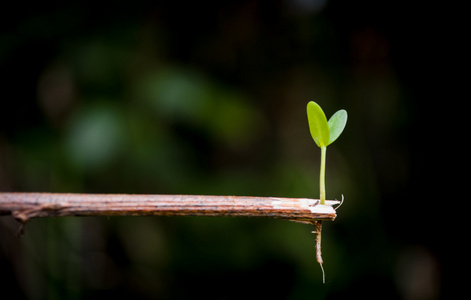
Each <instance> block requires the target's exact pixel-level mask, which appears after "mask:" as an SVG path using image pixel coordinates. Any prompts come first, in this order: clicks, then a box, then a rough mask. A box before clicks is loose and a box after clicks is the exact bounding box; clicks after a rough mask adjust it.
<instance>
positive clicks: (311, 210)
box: [0, 193, 339, 223]
mask: <svg viewBox="0 0 471 300" xmlns="http://www.w3.org/2000/svg"><path fill="white" fill-rule="evenodd" d="M338 203H339V202H338V201H333V200H327V201H326V204H325V205H321V204H320V201H319V200H317V199H306V198H275V197H245V196H204V195H201V196H197V195H132V194H59V193H0V215H12V216H13V217H14V218H15V219H17V220H18V221H20V222H22V223H25V222H27V221H28V220H29V219H32V218H39V217H60V216H243V217H272V218H280V219H287V220H292V221H297V222H303V223H313V222H314V221H319V220H334V219H335V217H336V213H335V209H334V208H333V207H332V205H335V204H338Z"/></svg>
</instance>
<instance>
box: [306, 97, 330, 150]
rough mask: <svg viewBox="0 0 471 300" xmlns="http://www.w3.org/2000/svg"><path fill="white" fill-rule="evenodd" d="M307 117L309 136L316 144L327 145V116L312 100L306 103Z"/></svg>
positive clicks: (328, 135) (328, 131) (328, 134)
mask: <svg viewBox="0 0 471 300" xmlns="http://www.w3.org/2000/svg"><path fill="white" fill-rule="evenodd" d="M307 119H308V122H309V130H310V131H311V136H312V138H313V139H314V142H316V144H317V146H319V147H323V146H324V147H325V146H327V145H329V140H330V130H329V124H328V123H327V118H326V117H325V114H324V111H322V108H321V107H320V106H319V104H317V103H316V102H314V101H310V102H309V103H308V104H307Z"/></svg>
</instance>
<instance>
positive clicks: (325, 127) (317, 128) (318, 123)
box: [307, 101, 347, 283]
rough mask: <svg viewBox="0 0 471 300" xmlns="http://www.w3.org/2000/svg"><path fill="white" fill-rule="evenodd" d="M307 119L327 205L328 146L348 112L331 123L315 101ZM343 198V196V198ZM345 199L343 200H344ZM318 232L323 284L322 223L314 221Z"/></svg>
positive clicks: (323, 202) (323, 201)
mask: <svg viewBox="0 0 471 300" xmlns="http://www.w3.org/2000/svg"><path fill="white" fill-rule="evenodd" d="M307 119H308V122H309V130H310V131H311V136H312V138H313V139H314V142H316V144H317V146H319V148H321V173H320V178H319V193H320V204H321V205H325V198H326V196H325V158H326V153H327V146H329V145H330V144H332V143H333V142H335V140H337V139H338V137H339V136H340V134H341V133H342V131H343V130H344V128H345V125H346V124H347V112H346V111H345V110H344V109H341V110H339V111H337V112H336V113H335V114H334V115H333V116H332V117H330V119H329V121H327V118H326V117H325V114H324V111H322V108H321V107H320V106H319V104H317V103H316V102H314V101H310V102H309V103H308V104H307ZM342 197H343V196H342ZM342 199H343V198H342ZM313 224H314V226H315V227H316V231H313V233H315V234H316V259H317V262H318V263H319V265H320V266H321V269H322V282H323V283H325V272H324V267H322V264H323V261H322V255H321V231H322V221H314V222H313Z"/></svg>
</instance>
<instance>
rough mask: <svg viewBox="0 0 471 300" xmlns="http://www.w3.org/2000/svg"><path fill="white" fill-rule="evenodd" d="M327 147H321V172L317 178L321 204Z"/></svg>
mask: <svg viewBox="0 0 471 300" xmlns="http://www.w3.org/2000/svg"><path fill="white" fill-rule="evenodd" d="M326 152H327V147H326V146H322V147H321V174H320V176H319V177H320V178H319V191H320V197H319V198H320V200H321V204H322V205H324V204H325V157H326Z"/></svg>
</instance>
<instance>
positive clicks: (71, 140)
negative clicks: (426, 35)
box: [0, 0, 440, 299]
mask: <svg viewBox="0 0 471 300" xmlns="http://www.w3.org/2000/svg"><path fill="white" fill-rule="evenodd" d="M381 3H382V4H379V2H378V3H377V2H374V1H355V2H349V1H333V0H332V1H320V0H313V1H298V0H291V1H242V2H239V1H229V2H224V3H219V4H216V5H204V4H202V3H199V2H198V3H197V2H170V1H163V2H155V3H154V2H146V1H132V2H131V1H120V2H114V3H113V4H112V5H108V6H99V5H98V4H95V3H92V2H86V1H83V2H70V3H69V2H63V3H62V2H61V3H43V2H41V3H29V4H30V5H29V6H28V7H27V8H26V7H25V6H24V5H23V4H14V3H10V4H9V5H10V6H11V7H9V8H8V9H4V10H3V11H2V12H1V15H0V17H3V16H5V18H0V19H1V22H2V23H1V25H2V26H0V72H1V73H0V74H1V82H0V85H1V94H0V96H1V98H2V100H1V101H2V117H1V118H0V190H1V191H35V192H40V191H47V192H86V193H161V194H164V193H172V194H173V193H174V194H210V195H211V194H221V195H254V196H278V197H282V196H285V197H312V198H316V197H318V192H319V191H318V170H319V158H320V152H319V149H317V147H316V145H315V144H314V142H313V141H312V139H311V137H310V134H309V129H308V123H307V117H306V112H305V108H306V104H307V102H308V101H310V100H315V101H317V102H318V103H319V104H321V106H322V107H323V108H324V109H325V112H326V114H327V115H331V114H332V113H333V112H334V111H336V110H338V109H341V108H344V109H346V110H347V111H348V113H349V123H348V125H347V127H346V129H345V132H344V134H343V135H342V137H341V138H340V139H339V140H338V141H337V142H336V143H335V145H334V146H333V147H332V149H330V150H329V154H328V157H327V174H326V177H327V178H326V185H327V191H329V193H328V194H327V198H329V199H333V198H337V199H339V198H340V197H341V194H344V195H345V203H344V204H343V206H342V207H341V208H340V210H339V217H338V219H337V220H336V221H335V222H333V223H330V222H329V223H326V224H325V226H324V234H323V249H322V250H323V257H324V268H325V270H326V276H327V277H326V278H327V283H326V284H325V285H322V279H321V272H320V269H319V266H318V265H317V263H316V260H315V249H314V236H313V235H312V234H311V233H310V231H311V230H313V228H311V227H310V226H307V225H302V224H296V223H291V222H286V221H279V220H268V219H259V220H252V219H237V218H234V219H231V218H190V217H188V218H157V217H156V218H131V217H129V218H128V217H113V218H61V219H41V220H33V221H31V222H30V223H29V224H28V226H27V227H26V235H25V236H24V237H22V238H21V239H19V240H18V239H16V237H15V233H16V226H17V225H16V224H15V222H14V221H13V220H11V219H10V218H6V217H4V218H0V241H1V244H0V269H1V270H2V271H1V276H2V277H1V279H2V280H1V287H2V290H4V291H5V290H7V289H8V290H10V291H11V293H12V294H15V298H16V299H100V298H103V297H109V298H111V297H113V299H129V298H132V299H188V298H190V297H191V298H194V297H204V298H206V299H240V298H262V297H263V298H272V299H301V298H309V299H345V298H347V297H352V296H353V297H361V298H362V299H378V298H380V299H397V298H403V299H437V298H438V295H439V293H440V278H439V271H438V270H439V261H438V259H437V257H436V250H437V249H436V248H435V249H432V248H431V246H430V245H431V241H432V240H433V238H434V236H433V235H432V234H424V235H420V236H419V237H418V235H417V231H414V230H413V229H411V231H410V234H404V232H403V229H404V228H405V226H406V225H402V227H401V225H399V226H400V227H399V229H398V228H397V226H398V223H397V220H396V217H397V215H396V214H395V213H394V211H395V208H394V203H396V202H395V201H396V200H397V199H402V198H401V197H403V196H404V195H409V196H410V197H413V196H416V195H417V193H418V191H415V190H412V189H411V186H413V184H414V183H411V182H416V181H417V178H419V179H420V176H418V174H417V171H416V170H417V169H420V168H421V167H423V166H424V165H425V163H421V161H419V163H415V164H411V159H412V157H414V158H417V157H419V155H418V153H420V151H415V152H414V151H413V150H412V149H413V146H417V143H415V144H409V142H410V141H411V137H410V135H408V134H406V133H407V132H408V128H410V126H412V125H416V124H414V123H413V122H412V121H411V119H412V118H411V115H412V114H413V113H414V111H415V109H416V105H417V104H415V103H414V102H411V101H409V100H411V99H412V100H413V99H414V98H413V97H414V95H415V94H414V93H415V91H413V90H411V88H410V85H409V84H410V82H411V78H413V75H414V74H417V70H418V69H419V68H420V65H419V66H416V67H412V69H408V68H406V67H405V66H407V64H408V63H409V62H410V60H407V61H404V60H403V58H404V56H403V55H404V53H406V52H407V53H408V51H409V47H410V41H412V40H413V38H412V37H413V35H414V32H412V33H410V35H405V36H404V34H405V33H408V32H409V27H408V26H410V25H411V24H412V23H413V22H415V19H414V18H412V17H409V15H408V14H405V13H403V12H404V11H408V10H407V9H406V8H405V6H403V5H393V4H392V1H386V2H381ZM407 8H408V9H410V8H411V7H410V6H408V7H407ZM7 14H8V15H10V16H13V18H6V15H7ZM398 14H399V15H400V16H402V18H401V23H400V24H398V23H397V22H396V17H397V15H398ZM419 63H420V62H419ZM414 71H415V73H414ZM411 72H412V73H411ZM412 168H413V169H412ZM414 180H415V181H414ZM419 205H420V204H416V206H417V207H416V210H417V211H418V206H419ZM419 220H420V219H418V220H417V221H416V223H413V224H419ZM412 222H414V221H412ZM413 224H412V225H413ZM428 229H430V228H428ZM398 230H399V231H398ZM421 270H426V271H421ZM414 276H416V277H414ZM414 278H422V279H423V278H425V280H422V281H420V280H416V281H414ZM414 297H415V298H414Z"/></svg>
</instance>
